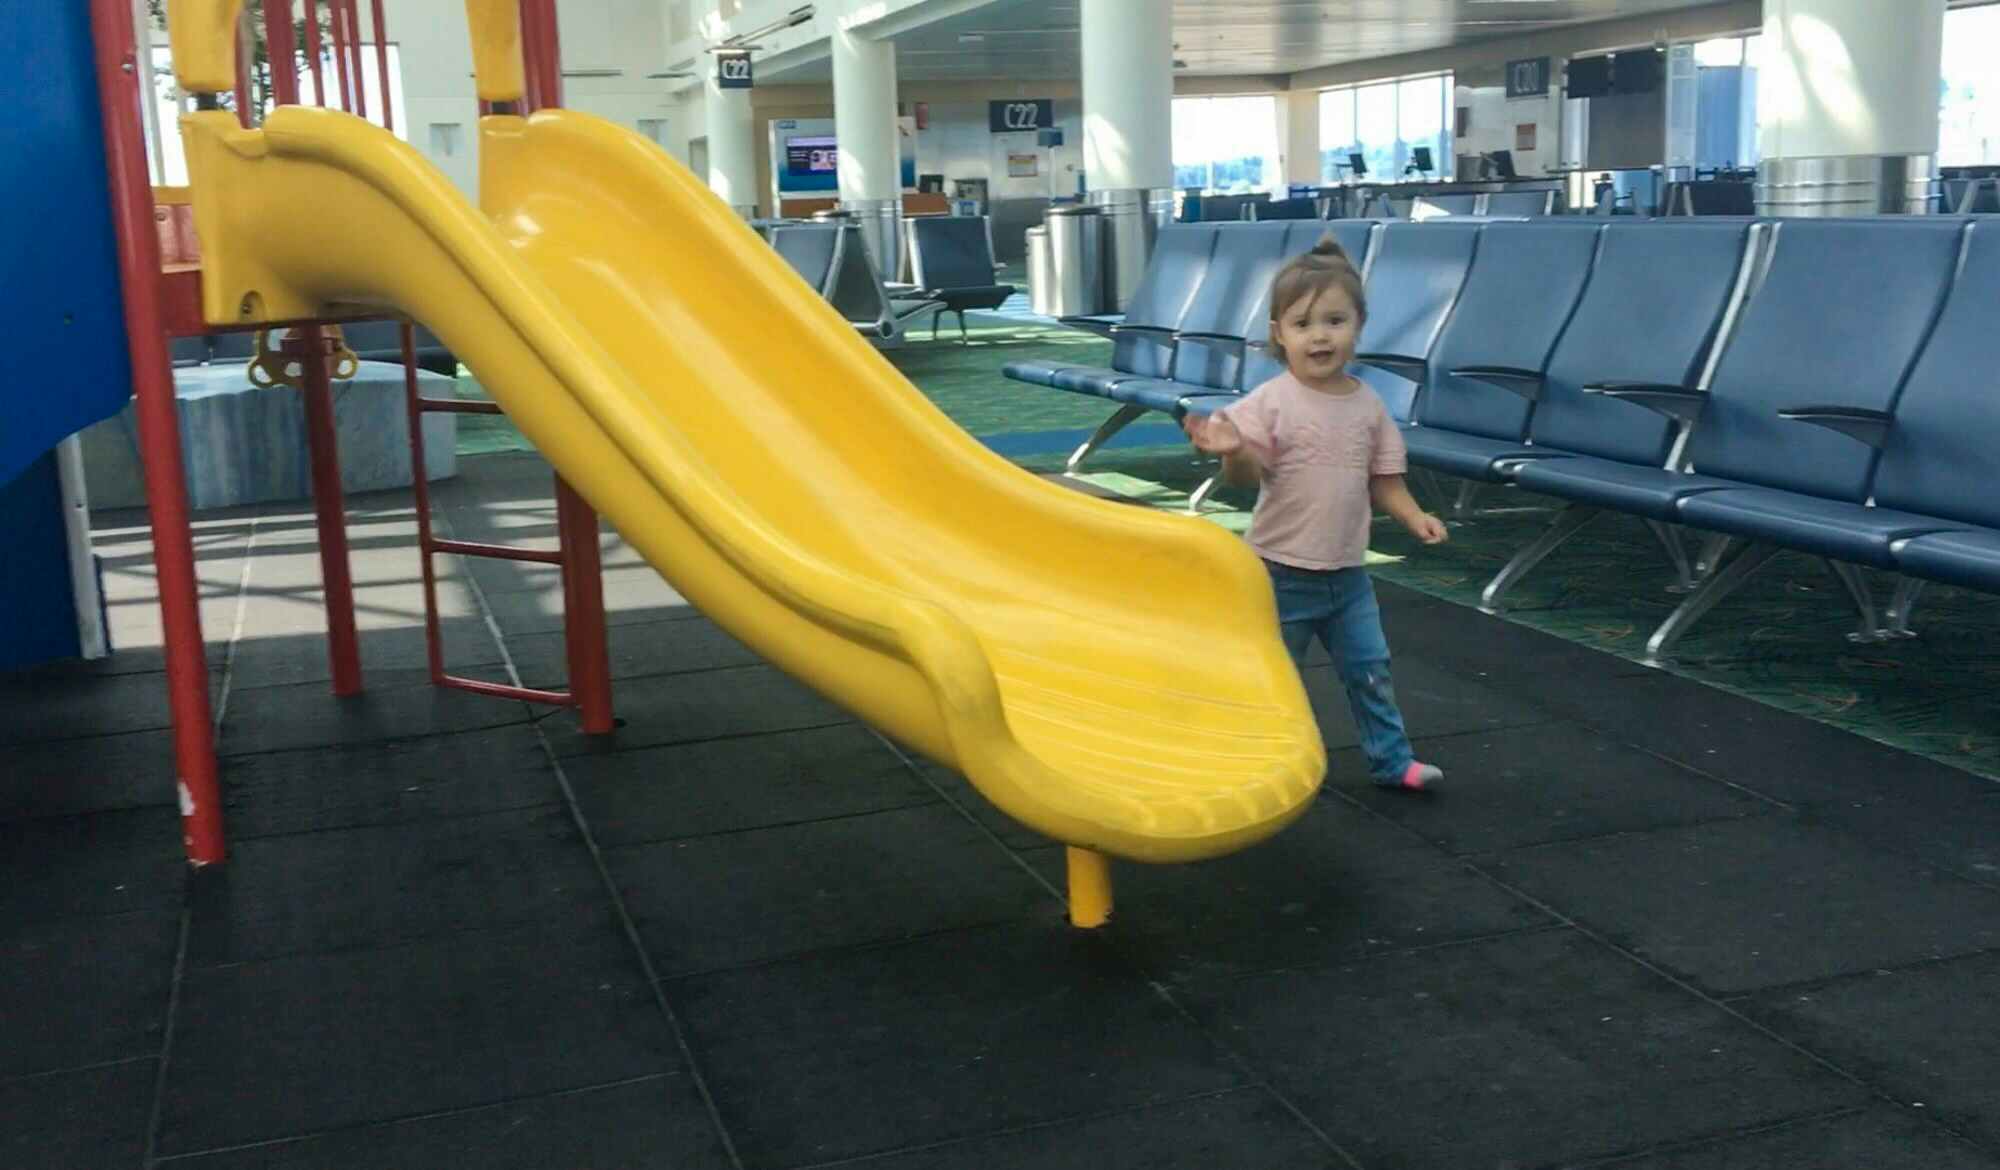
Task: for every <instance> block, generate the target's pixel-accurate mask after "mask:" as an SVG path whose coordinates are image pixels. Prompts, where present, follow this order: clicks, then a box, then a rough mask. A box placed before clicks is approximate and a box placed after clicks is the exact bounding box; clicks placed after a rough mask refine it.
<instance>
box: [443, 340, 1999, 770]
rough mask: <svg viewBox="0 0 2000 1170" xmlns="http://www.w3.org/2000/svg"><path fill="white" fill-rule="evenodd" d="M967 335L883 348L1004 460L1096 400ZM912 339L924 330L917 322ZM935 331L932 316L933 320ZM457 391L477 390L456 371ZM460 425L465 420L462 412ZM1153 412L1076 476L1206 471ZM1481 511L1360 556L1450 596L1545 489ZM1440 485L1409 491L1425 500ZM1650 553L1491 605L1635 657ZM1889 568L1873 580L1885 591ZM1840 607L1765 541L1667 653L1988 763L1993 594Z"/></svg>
mask: <svg viewBox="0 0 2000 1170" xmlns="http://www.w3.org/2000/svg"><path fill="white" fill-rule="evenodd" d="M975 321H976V323H975V325H974V327H973V330H972V342H971V344H969V345H960V344H959V343H958V341H957V339H956V338H955V337H952V338H951V339H950V340H940V341H939V342H937V343H935V344H934V343H931V342H929V341H927V340H921V341H916V342H913V343H911V344H909V345H908V346H906V347H904V348H902V349H899V350H893V351H890V352H889V357H890V359H891V360H892V361H893V362H895V364H896V365H897V366H898V367H899V368H900V369H902V370H903V371H904V372H905V373H906V374H908V375H909V376H910V379H911V380H912V381H913V382H915V383H916V384H917V385H918V386H919V387H920V388H922V389H923V391H924V392H925V393H926V394H927V395H928V396H929V397H930V398H931V399H932V401H934V402H936V403H937V404H938V406H939V407H940V408H942V409H943V410H944V411H945V412H946V413H947V414H949V415H950V416H951V417H952V418H953V419H954V420H956V421H957V422H958V423H959V424H960V425H962V426H964V427H965V428H966V429H967V430H968V431H970V432H972V433H973V434H974V435H976V436H978V437H979V438H980V439H982V440H984V441H985V442H987V443H988V445H990V446H992V447H993V448H994V449H995V450H997V451H999V452H1001V453H1002V454H1003V455H1006V456H1007V457H1008V458H1010V459H1012V460H1013V461H1014V462H1016V463H1018V464H1019V465H1021V466H1022V467H1025V468H1027V469H1029V470H1032V471H1037V472H1044V473H1047V472H1054V471H1058V470H1060V469H1061V467H1062V463H1063V458H1064V456H1065V455H1067V454H1068V452H1069V451H1070V450H1071V449H1072V448H1073V447H1074V446H1075V445H1076V444H1077V443H1078V442H1080V441H1081V439H1082V437H1083V436H1084V435H1086V434H1088V433H1089V431H1090V430H1091V429H1092V428H1094V427H1095V426H1096V425H1097V424H1098V423H1099V422H1100V421H1102V420H1103V419H1104V417H1105V416H1106V415H1108V414H1109V413H1110V410H1109V408H1108V406H1107V404H1106V403H1104V402H1102V401H1101V400H1097V399H1092V398H1086V397H1084V396H1082V395H1075V394H1064V393H1061V392H1058V391H1053V390H1044V389H1039V388H1036V387H1031V386H1025V385H1022V384H1020V383H1016V382H1010V381H1008V380H1006V379H1005V378H1002V377H1001V376H1000V367H1001V366H1002V365H1004V364H1005V363H1007V362H1009V361H1016V360H1025V359H1036V358H1053V359H1056V360H1060V361H1064V362H1075V363H1078V364H1099V363H1102V362H1104V361H1106V360H1108V359H1109V357H1110V345H1109V343H1108V342H1104V341H1101V340H1098V339H1095V338H1092V337H1089V336H1086V335H1084V334H1081V333H1076V332H1073V331H1070V330H1065V329H1056V328H1051V327H1047V326H1042V325H1038V324H1035V323H1033V322H1031V321H1018V320H1013V319H1008V318H1002V317H994V316H987V317H978V318H975ZM921 336H923V337H928V330H926V331H924V333H923V334H922V335H921ZM947 336H949V329H948V331H947ZM459 392H460V394H461V395H462V396H466V397H479V396H481V394H480V391H479V389H478V387H477V385H476V384H475V383H473V382H471V380H470V379H465V378H461V380H460V391H459ZM468 424H472V425H468ZM460 428H461V429H460V432H459V434H460V438H459V451H460V453H461V454H462V455H473V454H478V453H481V452H484V451H493V450H510V449H521V448H524V447H525V446H526V444H525V443H524V442H522V441H521V440H520V438H519V436H518V435H517V434H515V433H514V432H513V429H512V427H511V426H509V425H508V424H507V423H506V422H505V420H502V419H490V420H489V419H476V420H475V419H474V418H473V417H472V416H461V417H460ZM1208 469H1209V465H1208V463H1206V462H1205V461H1203V460H1201V459H1198V458H1197V457H1196V456H1195V455H1194V453H1193V452H1192V451H1191V450H1190V449H1189V447H1188V446H1187V444H1186V443H1185V442H1184V441H1181V440H1180V438H1179V435H1178V432H1177V431H1175V430H1174V428H1173V427H1172V425H1171V424H1170V423H1169V422H1167V420H1165V419H1164V417H1162V418H1160V419H1158V420H1156V421H1147V422H1143V423H1140V424H1135V425H1134V426H1133V427H1132V428H1131V429H1130V430H1129V431H1128V432H1127V443H1126V445H1123V446H1119V447H1114V448H1111V449H1107V450H1105V451H1101V452H1099V453H1097V454H1096V455H1095V456H1093V458H1092V459H1091V461H1090V462H1089V463H1088V464H1086V465H1085V471H1086V474H1085V475H1084V476H1083V477H1082V478H1083V479H1084V480H1085V481H1086V482H1088V483H1090V484H1092V485H1094V486H1095V487H1097V488H1099V489H1101V490H1107V491H1109V492H1113V493H1116V494H1118V495H1120V496H1124V497H1128V498H1131V499H1134V500H1137V501H1139V502H1142V503H1146V504H1150V505H1153V506H1156V507H1161V508H1172V509H1184V508H1185V507H1186V503H1187V494H1188V492H1189V491H1191V490H1192V489H1193V488H1194V486H1195V485H1197V484H1199V483H1200V482H1201V481H1202V480H1203V479H1204V478H1206V476H1207V474H1208ZM1253 498H1254V497H1252V496H1250V495H1248V494H1245V493H1232V492H1224V493H1222V494H1220V495H1219V496H1218V497H1216V498H1215V499H1213V500H1211V501H1210V507H1209V510H1208V511H1207V512H1206V513H1205V515H1206V516H1207V518H1208V519H1209V520H1211V521H1213V522H1215V523H1218V524H1221V525H1223V526H1224V527H1227V528H1230V529H1231V530H1233V531H1238V532H1240V531H1242V530H1243V529H1244V527H1245V526H1247V524H1248V522H1249V515H1248V509H1249V506H1250V504H1251V503H1252V502H1253ZM1478 502H1479V504H1480V505H1481V506H1482V507H1483V508H1484V509H1485V511H1483V512H1481V513H1480V514H1478V515H1475V516H1474V517H1472V518H1470V519H1469V520H1467V521H1464V522H1454V523H1453V525H1452V539H1451V542H1450V543H1449V544H1447V545H1445V546H1443V547H1441V548H1434V549H1427V548H1423V547H1421V546H1419V545H1417V544H1416V543H1415V542H1414V541H1412V540H1410V539H1409V538H1408V537H1407V536H1405V535H1404V533H1403V532H1402V530H1401V529H1400V528H1398V527H1396V526H1395V525H1393V524H1390V523H1388V522H1386V521H1383V522H1380V523H1378V524H1377V526H1376V552H1375V553H1374V555H1373V558H1372V559H1373V561H1374V563H1375V572H1376V573H1377V574H1379V575H1380V576H1381V577H1382V578H1383V579H1384V580H1388V581H1393V582H1395V583H1397V584H1399V585H1403V586H1406V587H1408V588H1411V589H1415V590H1418V591H1420V592H1423V593H1426V594H1430V595H1432V596H1435V597H1439V598H1442V599H1445V600H1448V601H1452V602H1456V603H1459V604H1463V605H1473V604H1475V603H1476V602H1477V600H1478V596H1479V591H1480V590H1481V589H1482V588H1483V587H1484V585H1485V583H1486V581H1487V580H1488V579H1489V578H1491V577H1492V576H1493V574H1494V573H1495V572H1497V571H1498V570H1499V568H1500V566H1501V565H1502V564H1504V563H1505V562H1506V560H1507V559H1508V557H1510V556H1512V555H1513V553H1514V551H1515V550H1516V549H1518V548H1520V547H1521V546H1522V545H1523V544H1525V543H1527V542H1528V541H1529V540H1531V539H1532V538H1533V537H1534V536H1535V535H1536V534H1537V533H1538V532H1539V531H1540V530H1541V528H1542V527H1543V526H1544V525H1546V524H1547V523H1548V521H1549V519H1550V517H1551V516H1552V514H1553V511H1552V508H1551V506H1550V504H1549V502H1548V501H1543V500H1537V499H1535V498H1533V497H1530V496H1527V495H1525V494H1524V493H1520V492H1515V491H1510V490H1505V489H1489V490H1488V491H1486V492H1485V493H1484V494H1483V495H1482V496H1481V498H1480V499H1479V501H1478ZM1442 503H1443V501H1426V504H1427V506H1431V507H1433V508H1438V507H1440V506H1441V505H1442ZM1671 580H1672V574H1671V570H1670V569H1669V568H1668V567H1667V563H1666V557H1665V554H1664V552H1663V551H1662V550H1661V549H1660V547H1659V545H1658V544H1657V543H1656V542H1655V541H1654V539H1653V537H1652V535H1651V534H1650V533H1648V532H1647V530H1646V529H1645V527H1644V526H1643V525H1641V524H1640V523H1639V522H1637V521H1636V520H1628V519H1625V518H1622V517H1612V516H1607V517H1603V518H1600V519H1599V520H1598V521H1597V522H1596V523H1595V524H1593V525H1592V526H1591V527H1589V528H1586V529H1585V530H1584V531H1583V532H1582V533H1581V534H1579V535H1578V536H1577V537H1575V538H1574V539H1573V540H1571V541H1570V543H1569V544H1567V545H1566V546H1564V547H1563V548H1562V549H1561V550H1559V551H1558V552H1557V553H1556V554H1555V555H1554V556H1552V557H1551V558H1549V560H1547V561H1545V562H1544V563H1543V564H1542V566H1541V567H1540V568H1539V569H1538V570H1537V571H1536V572H1535V573H1533V574H1531V575H1530V576H1529V577H1528V578H1527V580H1525V581H1524V582H1522V583H1521V584H1520V585H1518V586H1516V587H1515V590H1514V592H1513V594H1512V595H1511V596H1510V598H1509V605H1510V608H1509V610H1508V613H1507V616H1506V618H1505V619H1496V620H1508V621H1514V622H1519V623H1521V624H1523V625H1527V626H1530V627H1533V628H1535V629H1538V630H1543V631H1546V632H1548V633H1551V634H1555V635H1557V636H1560V637H1563V638H1567V639H1570V640H1572V641H1576V642H1582V643H1584V644H1586V645H1590V646H1594V647H1597V648H1599V649H1602V650H1605V651H1608V652H1610V653H1613V654H1617V655H1620V656H1622V657H1625V658H1628V659H1631V660H1633V661H1634V662H1637V661H1639V659H1640V658H1641V657H1642V656H1643V653H1644V650H1645V642H1646V638H1647V637H1648V635H1650V634H1651V632H1652V630H1653V629H1654V627H1655V626H1657V625H1658V624H1659V623H1660V621H1661V620H1662V619H1664V618H1665V617H1666V615H1667V614H1668V613H1669V612H1670V611H1671V610H1672V609H1673V607H1674V606H1675V604H1677V602H1678V600H1679V598H1678V597H1677V596H1675V595H1673V594H1670V593H1668V592H1667V591H1666V588H1665V587H1666V586H1667V585H1668V584H1670V583H1671ZM1892 584H1893V582H1892V581H1891V580H1889V579H1888V578H1886V577H1878V578H1876V579H1875V585H1876V588H1877V591H1878V597H1880V598H1881V599H1884V600H1886V598H1887V596H1888V592H1889V589H1890V588H1891V586H1892ZM1854 620H1855V615H1854V611H1853V609H1852V607H1851V605H1850V604H1849V603H1848V602H1847V600H1846V597H1845V594H1844V592H1843V591H1842V589H1841V587H1840V585H1839V583H1838V582H1836V581H1835V580H1834V579H1833V578H1832V577H1831V576H1830V575H1828V573H1827V572H1826V571H1825V569H1824V568H1822V567H1821V566H1820V564H1819V563H1818V562H1817V561H1814V560H1812V559H1811V558H1807V557H1798V556H1789V555H1788V556H1783V557H1780V558H1778V559H1776V560H1774V561H1773V562H1772V563H1771V564H1770V565H1768V566H1766V568H1765V569H1764V571H1763V572H1762V573H1760V574H1759V575H1758V576H1757V577H1755V578H1753V579H1752V580H1751V582H1750V583H1749V584H1748V585H1747V586H1745V587H1744V588H1743V589H1742V590H1741V591H1739V592H1738V593H1737V594H1736V596H1734V597H1732V598H1730V599H1729V600H1727V601H1725V602H1724V603H1722V604H1721V605H1719V606H1717V607H1716V609H1715V610H1714V611H1713V612H1712V613H1710V614H1709V615H1708V617H1707V618H1706V619H1705V620H1704V621H1703V622H1702V623H1701V624H1700V625H1699V626H1697V627H1696V628H1695V630H1694V631H1693V632H1692V633H1690V634H1689V635H1688V636H1687V637H1686V638H1684V639H1683V640H1682V641H1681V643H1680V645H1679V646H1678V647H1676V648H1675V657H1674V659H1673V661H1672V662H1671V663H1670V664H1669V665H1668V669H1670V670H1672V671H1673V672H1675V673H1677V674H1681V675H1685V676H1687V677H1690V678H1694V679H1698V680H1700V681H1702V682H1704V683H1707V684H1709V685H1712V686H1716V687H1719V688H1721V689H1723V690H1727V691H1730V692H1733V693H1736V694H1740V695H1744V696H1747V697H1749V698H1753V699H1756V700H1758V701H1760V702H1764V703H1768V704H1770V705H1772V706H1776V707H1781V708H1784V709H1786V710H1789V711H1795V712H1798V713H1799V714H1802V715H1806V716H1809V717H1811V718H1814V719H1818V720H1821V721H1823V722H1826V723H1830V724H1833V725H1835V726H1838V727H1842V728H1845V729H1847V730H1850V731H1853V732H1856V733H1859V734H1861V735H1864V736H1867V737H1869V738H1871V739H1875V740H1879V741H1881V742H1883V743H1887V744H1890V745H1893V746H1895V747H1898V748H1902V749H1904V750H1907V751H1910V752H1914V753H1917V754H1920V755H1924V756H1928V757H1931V758H1933V759H1937V760H1940V761H1942V762H1945V763H1948V764H1952V765H1955V766H1957V767H1960V768H1964V769H1967V770H1969V771H1973V772H1977V773H1980V774H1982V775H1986V776H1990V777H1994V778H2000V598H1994V597H1989V596H1986V595H1983V594H1977V593H1970V592H1965V591H1960V590H1953V589H1946V588H1943V587H1935V586H1934V587H1932V588H1931V589H1929V590H1928V591H1927V592H1926V593H1925V594H1924V596H1923V598H1922V599H1921V601H1920V602H1919V603H1918V606H1917V616H1916V622H1915V627H1916V630H1917V632H1918V635H1919V636H1918V637H1917V638H1916V639H1913V640H1907V641H1896V642H1877V643H1871V644H1866V645H1856V644H1853V643H1850V642H1849V641H1847V639H1846V636H1845V635H1846V634H1847V632H1848V631H1850V630H1852V629H1853V628H1854Z"/></svg>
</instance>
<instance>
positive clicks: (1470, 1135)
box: [1194, 931, 1865, 1170]
mask: <svg viewBox="0 0 2000 1170" xmlns="http://www.w3.org/2000/svg"><path fill="white" fill-rule="evenodd" d="M1194 1005H1195V1010H1196V1013H1197V1014H1198V1015H1199V1016H1201V1017H1202V1018H1204V1019H1205V1020H1207V1021H1208V1022H1209V1023H1210V1024H1211V1026H1212V1027H1213V1028H1214V1029H1215V1030H1216V1031H1217V1033H1218V1034H1219V1035H1220V1036H1221V1037H1222V1039H1223V1041H1224V1042H1225V1043H1228V1044H1230V1045H1231V1046H1232V1047H1235V1048H1237V1049H1238V1050H1239V1051H1241V1052H1243V1053H1244V1054H1245V1055H1246V1058H1247V1059H1248V1061H1249V1062H1250V1064H1251V1066H1252V1067H1253V1068H1255V1069H1258V1070H1259V1071H1260V1072H1262V1073H1264V1074H1265V1075H1267V1076H1268V1077H1269V1078H1270V1080H1271V1083H1272V1085H1273V1087H1274V1088H1276V1089H1277V1091H1279V1092H1280V1093H1283V1094H1285V1095H1286V1096H1287V1097H1289V1098H1290V1099H1291V1100H1292V1101H1294V1102H1296V1103H1297V1104H1298V1105H1299V1106H1300V1108H1302V1109H1303V1110H1304V1111H1305V1112H1306V1114H1307V1115H1308V1116H1310V1117H1311V1118H1312V1119H1313V1120H1314V1121H1315V1122H1317V1123H1318V1124H1319V1125H1320V1126H1321V1127H1322V1128H1323V1129H1324V1130H1325V1131H1326V1132H1327V1134H1328V1135H1329V1136H1330V1137H1331V1138H1332V1139H1333V1140H1334V1141H1335V1142H1336V1143H1338V1144H1339V1145H1340V1146H1341V1147H1342V1148H1344V1149H1346V1150H1347V1151H1349V1152H1350V1153H1352V1154H1353V1155H1354V1156H1355V1157H1356V1158H1357V1159H1358V1160H1359V1161H1360V1162H1361V1164H1362V1165H1364V1166H1367V1167H1369V1168H1370V1170H1374V1168H1376V1167H1382V1168H1385V1170H1388V1168H1400V1167H1430V1166H1450V1167H1460V1166H1551V1165H1564V1164H1567V1163H1570V1162H1576V1161H1582V1160H1583V1159H1586V1158H1589V1157H1593V1156H1602V1155H1608V1154H1615V1153H1619V1152H1622V1151H1626V1150H1632V1149H1643V1148H1646V1147H1648V1146H1652V1145H1657V1144H1660V1143H1664V1142H1670V1141H1675V1140H1685V1139H1689V1138H1694V1137H1699V1136H1703V1135H1707V1134H1712V1133H1716V1132H1718V1131H1727V1130H1731V1129H1737V1128H1745V1127H1748V1126H1752V1125H1756V1124H1759V1123H1766V1122H1774V1121H1779V1120H1783V1119H1786V1118H1791V1117H1797V1116H1799V1115H1801V1114H1804V1113H1808V1112H1812V1111H1817V1110H1828V1109H1833V1108H1837V1107H1839V1106H1843V1105H1847V1104H1852V1103H1856V1102H1858V1101H1860V1100H1861V1099H1862V1098H1863V1097H1864V1096H1865V1091H1864V1090H1862V1089H1861V1088H1860V1087H1859V1086H1857V1085H1855V1084H1853V1083H1852V1082H1850V1081H1848V1080H1846V1079H1844V1078H1842V1077H1840V1076H1838V1075H1836V1074H1834V1073H1831V1072H1828V1071H1826V1070H1825V1069H1824V1068H1822V1067H1821V1066H1819V1065H1818V1064H1815V1063H1814V1062H1812V1061H1811V1060H1809V1059H1807V1058H1806V1057H1804V1056H1801V1055H1799V1054H1798V1053H1796V1052H1794V1051H1792V1050H1791V1049H1789V1048H1787V1047H1785V1046H1784V1045H1782V1044H1779V1043H1778V1042H1776V1041H1774V1040H1771V1039H1770V1038H1768V1037H1766V1036H1764V1035H1762V1034H1761V1033H1759V1032H1757V1031H1756V1030H1754V1029H1752V1028H1750V1027H1748V1026H1746V1025H1745V1024H1743V1023H1742V1022H1741V1021H1740V1020H1736V1019H1734V1018H1732V1017H1731V1016H1730V1015H1729V1014H1728V1013H1726V1012H1724V1011H1723V1010H1721V1009H1720V1008H1717V1007H1714V1006H1712V1005H1710V1004H1707V1003H1704V1002H1703V1001H1701V1000H1700V999H1698V998H1696V997H1694V996H1691V995H1689V994H1688V993H1687V992H1685V991H1683V990H1681V989H1679V988H1677V987H1675V986H1674V985H1673V984H1671V983H1669V982H1668V981H1666V980H1664V979H1661V978H1659V977H1658V976H1657V975H1654V974H1652V973H1650V972H1648V971H1646V970H1645V969H1644V968H1642V967H1639V966H1638V965H1636V964H1634V963H1632V962H1630V961H1629V960H1627V959H1625V958H1623V957H1621V956H1619V955H1617V954H1616V953H1615V952H1612V951H1610V950H1608V949H1606V948H1604V947H1601V946H1599V945H1597V944H1596V943H1593V942H1591V941H1590V940H1589V939H1587V938H1585V937H1584V936H1582V935H1580V934H1577V933H1576V932H1573V931H1539V932H1535V933H1531V934H1522V935H1515V936H1512V937H1509V938H1504V939H1493V940H1488V941H1484V942H1478V943H1469V944H1466V945H1463V946H1448V947H1437V948H1433V949H1429V950H1423V951H1415V952H1409V953H1404V954H1397V955H1386V956H1382V957H1379V958H1376V959H1371V960H1368V961H1365V962H1360V963H1356V964H1353V965H1351V966H1346V967H1340V968H1335V969H1332V970H1322V971H1314V972H1287V973H1281V974H1275V975H1264V976H1256V977H1253V978H1250V979H1244V980H1239V981H1237V982H1235V983H1232V984H1230V985H1228V986H1227V987H1226V988H1225V989H1224V990H1223V992H1222V993H1221V994H1220V995H1219V996H1218V997H1217V998H1215V999H1213V1000H1208V999H1206V998H1201V997H1198V998H1196V999H1195V1000H1194Z"/></svg>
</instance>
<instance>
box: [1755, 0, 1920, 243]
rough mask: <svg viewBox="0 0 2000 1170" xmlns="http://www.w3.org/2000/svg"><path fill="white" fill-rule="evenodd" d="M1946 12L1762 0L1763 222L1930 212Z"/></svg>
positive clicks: (1857, 0)
mask: <svg viewBox="0 0 2000 1170" xmlns="http://www.w3.org/2000/svg"><path fill="white" fill-rule="evenodd" d="M1944 11H1945V0H1896V2H1895V3H1893V4H1885V3H1882V2H1881V0H1764V65H1763V68H1762V69H1760V70H1759V71H1758V76H1757V125H1758V133H1759V152H1760V154H1761V155H1762V158H1761V160H1760V161H1759V163H1758V179H1757V201H1758V210H1759V211H1760V212H1763V213H1764V214H1768V215H1866V214H1874V213H1877V212H1906V211H1907V212H1920V211H1922V210H1924V209H1925V208H1927V207H1928V202H1929V191H1930V186H1931V180H1932V176H1933V173H1934V170H1935V166H1934V163H1935V159H1936V155H1937V143H1938V76H1939V69H1940V57H1941V55H1942V51H1943V45H1944Z"/></svg>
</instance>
